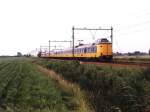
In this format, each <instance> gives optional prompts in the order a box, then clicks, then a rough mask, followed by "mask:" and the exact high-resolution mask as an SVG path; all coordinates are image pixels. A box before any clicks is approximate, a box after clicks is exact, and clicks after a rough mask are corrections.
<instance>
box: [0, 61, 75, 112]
mask: <svg viewBox="0 0 150 112" xmlns="http://www.w3.org/2000/svg"><path fill="white" fill-rule="evenodd" d="M72 98H73V97H72V94H71V93H69V92H66V91H65V90H63V89H61V87H60V86H59V85H58V84H57V83H56V82H55V81H53V80H51V79H50V78H49V77H47V76H45V75H44V74H43V73H41V72H40V71H39V70H38V68H37V66H36V65H34V64H32V63H30V62H29V61H27V60H26V59H22V58H1V59H0V111H2V112H69V111H72V110H74V105H75V103H71V102H72ZM68 102H69V103H70V104H68Z"/></svg>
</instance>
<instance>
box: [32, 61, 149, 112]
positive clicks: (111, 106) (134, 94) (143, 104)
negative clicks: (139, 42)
mask: <svg viewBox="0 0 150 112" xmlns="http://www.w3.org/2000/svg"><path fill="white" fill-rule="evenodd" d="M34 62H35V63H38V64H40V65H42V66H44V67H45V68H47V69H50V70H54V71H55V72H56V73H58V74H59V75H60V76H62V77H64V78H65V79H66V80H68V81H70V82H73V83H76V84H78V85H79V86H80V87H81V88H82V90H84V91H85V92H86V93H87V94H86V98H87V100H88V101H89V102H90V104H91V105H92V108H93V109H94V111H95V112H118V111H119V110H120V111H121V112H145V111H144V110H145V109H146V108H149V109H150V68H146V69H142V68H141V69H136V68H133V69H130V68H120V67H118V68H117V67H111V66H110V67H108V66H96V65H88V64H86V65H83V64H80V63H79V62H78V61H58V60H57V61H56V60H55V61H54V60H50V61H49V60H44V59H38V60H36V59H35V60H34Z"/></svg>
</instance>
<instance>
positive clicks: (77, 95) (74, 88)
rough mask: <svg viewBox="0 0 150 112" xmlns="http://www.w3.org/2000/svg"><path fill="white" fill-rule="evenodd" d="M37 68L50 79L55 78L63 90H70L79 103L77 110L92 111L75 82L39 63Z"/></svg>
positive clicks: (80, 111)
mask: <svg viewBox="0 0 150 112" xmlns="http://www.w3.org/2000/svg"><path fill="white" fill-rule="evenodd" d="M37 67H38V69H39V70H40V71H41V72H43V73H44V74H46V75H47V76H48V77H50V78H51V79H53V80H55V81H56V82H57V83H58V84H59V85H60V86H61V87H62V88H64V89H65V91H68V92H71V93H73V95H74V98H75V101H76V103H77V104H78V105H79V109H78V110H79V112H94V111H93V110H92V109H91V108H90V106H89V103H87V101H86V100H85V95H84V92H83V91H81V89H80V87H79V86H78V85H76V84H73V83H70V82H68V81H67V80H64V79H63V77H61V76H60V75H59V74H56V73H55V72H54V71H52V70H48V69H46V68H44V67H42V66H40V65H37Z"/></svg>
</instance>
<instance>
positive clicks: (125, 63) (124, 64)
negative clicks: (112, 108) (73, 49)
mask: <svg viewBox="0 0 150 112" xmlns="http://www.w3.org/2000/svg"><path fill="white" fill-rule="evenodd" d="M47 59H48V58H47ZM48 60H51V61H73V60H65V59H48ZM77 61H80V64H94V65H98V66H113V67H132V68H136V67H138V68H139V67H140V68H145V67H146V68H150V61H148V62H146V61H125V60H113V61H111V62H99V61H82V60H77Z"/></svg>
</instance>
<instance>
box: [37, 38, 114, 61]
mask: <svg viewBox="0 0 150 112" xmlns="http://www.w3.org/2000/svg"><path fill="white" fill-rule="evenodd" d="M73 51H74V52H73ZM39 56H40V57H43V58H55V59H79V60H86V59H88V60H101V61H110V60H112V57H113V53H112V42H110V41H109V40H108V39H107V38H102V39H98V40H97V41H96V42H95V43H93V44H86V45H84V44H79V45H78V46H75V48H74V49H72V48H69V49H64V50H60V51H54V52H51V53H40V54H39Z"/></svg>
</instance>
